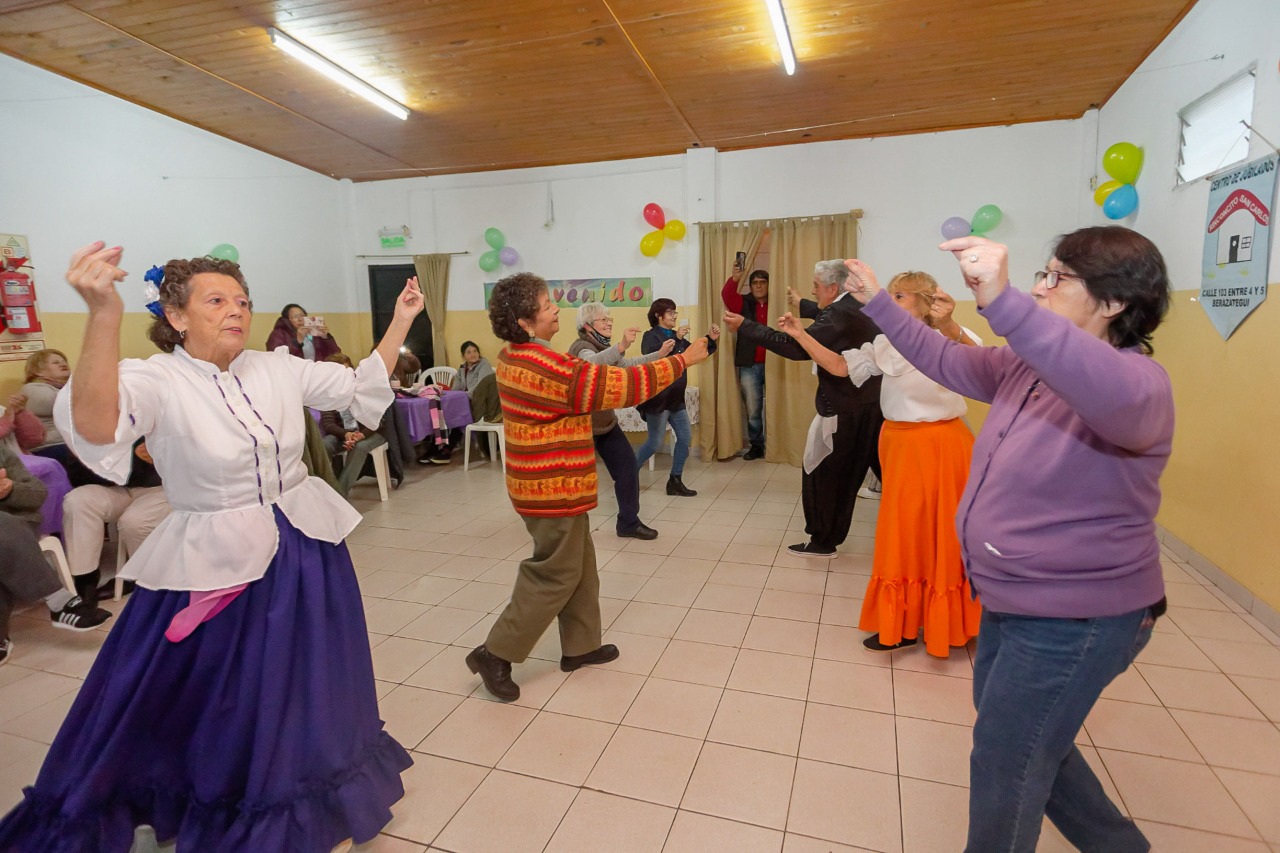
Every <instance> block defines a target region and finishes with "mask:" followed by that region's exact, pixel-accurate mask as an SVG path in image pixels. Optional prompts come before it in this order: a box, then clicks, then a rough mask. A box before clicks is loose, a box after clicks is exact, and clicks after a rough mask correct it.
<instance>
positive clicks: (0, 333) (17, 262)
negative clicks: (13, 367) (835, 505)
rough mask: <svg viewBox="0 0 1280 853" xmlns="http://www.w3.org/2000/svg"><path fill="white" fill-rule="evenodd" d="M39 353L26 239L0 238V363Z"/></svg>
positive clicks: (41, 341)
mask: <svg viewBox="0 0 1280 853" xmlns="http://www.w3.org/2000/svg"><path fill="white" fill-rule="evenodd" d="M42 349H44V331H43V330H42V329H41V328H40V306H39V303H37V301H36V284H35V270H33V269H32V268H31V250H30V249H29V248H28V245H27V238H26V237H22V236H20V235H18V234H0V361H23V360H25V359H26V357H27V356H28V355H30V354H31V353H33V352H35V351H37V350H42Z"/></svg>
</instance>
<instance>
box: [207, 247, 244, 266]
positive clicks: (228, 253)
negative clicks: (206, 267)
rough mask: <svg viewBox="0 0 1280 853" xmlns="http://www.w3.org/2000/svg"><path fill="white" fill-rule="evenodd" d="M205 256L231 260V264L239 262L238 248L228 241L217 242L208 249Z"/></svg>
mask: <svg viewBox="0 0 1280 853" xmlns="http://www.w3.org/2000/svg"><path fill="white" fill-rule="evenodd" d="M205 257H207V258H217V259H218V260H220V261H231V263H233V264H238V263H240V250H239V249H237V248H236V247H235V246H233V245H231V244H230V243H219V244H218V245H216V246H214V247H213V248H212V249H210V250H209V254H208V255H205Z"/></svg>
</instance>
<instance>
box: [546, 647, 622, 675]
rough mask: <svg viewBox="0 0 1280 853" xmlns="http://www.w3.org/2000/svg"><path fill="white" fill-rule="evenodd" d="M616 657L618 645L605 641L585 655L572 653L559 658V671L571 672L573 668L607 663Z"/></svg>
mask: <svg viewBox="0 0 1280 853" xmlns="http://www.w3.org/2000/svg"><path fill="white" fill-rule="evenodd" d="M617 659H618V647H617V646H615V645H614V644H613V643H605V644H604V645H603V646H601V647H600V648H598V649H596V650H595V651H594V652H587V653H586V654H585V655H572V656H566V657H562V658H560V671H561V672H573V671H574V670H575V669H581V668H582V667H584V666H591V665H593V664H597V663H608V662H609V661H611V660H617Z"/></svg>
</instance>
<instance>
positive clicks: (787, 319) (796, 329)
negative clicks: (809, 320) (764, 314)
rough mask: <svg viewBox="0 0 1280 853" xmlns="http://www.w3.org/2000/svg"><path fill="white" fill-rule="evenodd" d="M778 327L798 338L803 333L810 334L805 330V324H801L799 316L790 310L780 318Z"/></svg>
mask: <svg viewBox="0 0 1280 853" xmlns="http://www.w3.org/2000/svg"><path fill="white" fill-rule="evenodd" d="M778 328H779V329H781V330H782V331H784V332H786V333H787V334H788V335H790V336H791V337H793V338H798V337H800V336H801V335H806V334H808V332H806V331H805V330H804V326H801V325H800V320H799V318H798V317H796V315H794V314H792V313H791V312H790V311H788V312H787V313H785V314H783V315H782V316H781V317H779V318H778Z"/></svg>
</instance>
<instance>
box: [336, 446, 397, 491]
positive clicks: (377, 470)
mask: <svg viewBox="0 0 1280 853" xmlns="http://www.w3.org/2000/svg"><path fill="white" fill-rule="evenodd" d="M387 447H388V445H387V444H385V443H384V444H379V445H378V446H377V447H375V448H374V449H373V450H370V451H369V458H370V459H372V460H373V475H374V476H375V477H377V478H378V497H379V499H381V500H383V501H386V500H388V499H389V498H390V495H391V476H390V474H389V473H388V468H387ZM343 457H344V458H345V457H346V453H343Z"/></svg>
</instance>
